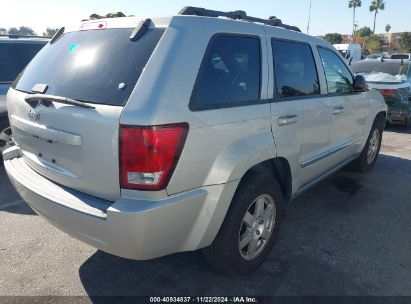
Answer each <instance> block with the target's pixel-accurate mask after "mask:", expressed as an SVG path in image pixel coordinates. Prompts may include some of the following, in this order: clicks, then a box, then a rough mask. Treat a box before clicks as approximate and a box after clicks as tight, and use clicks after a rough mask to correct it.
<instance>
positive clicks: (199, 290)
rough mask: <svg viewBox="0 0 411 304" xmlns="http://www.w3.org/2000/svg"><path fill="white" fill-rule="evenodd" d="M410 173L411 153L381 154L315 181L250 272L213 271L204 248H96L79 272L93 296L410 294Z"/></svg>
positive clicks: (298, 200) (89, 293)
mask: <svg viewBox="0 0 411 304" xmlns="http://www.w3.org/2000/svg"><path fill="white" fill-rule="evenodd" d="M399 168H401V169H399ZM409 172H411V161H410V160H406V159H402V158H397V157H391V156H386V155H381V157H380V159H379V161H378V163H377V166H376V167H375V169H374V170H373V171H372V172H370V173H368V174H366V175H361V174H357V173H353V172H350V171H347V170H345V171H341V172H339V173H337V174H336V175H334V176H333V177H332V178H330V179H329V180H327V181H325V182H323V183H321V184H319V185H318V186H316V187H314V188H313V189H312V190H310V191H308V192H307V193H306V194H304V195H303V196H301V197H300V198H299V199H297V200H296V201H295V202H293V203H291V204H290V205H289V207H288V209H287V214H286V220H285V222H284V225H283V227H282V230H281V233H280V237H279V240H278V242H277V244H276V246H275V247H274V249H273V251H272V252H271V254H270V256H269V259H268V261H266V263H265V264H264V265H263V266H262V267H261V269H259V270H258V271H257V272H255V273H253V274H251V275H249V276H244V277H236V278H232V277H227V276H224V275H221V274H219V273H216V272H214V271H213V270H212V269H211V268H210V267H209V266H208V265H207V264H206V262H205V261H204V260H203V258H202V255H201V253H199V252H191V253H181V254H175V255H172V256H167V257H163V258H159V259H156V260H151V261H131V260H126V259H122V258H118V257H115V256H112V255H109V254H106V253H104V252H101V251H97V252H96V253H95V254H94V255H93V256H91V257H90V258H89V259H88V260H87V261H86V262H85V263H84V264H83V265H82V266H81V267H80V270H79V275H80V279H81V281H82V284H83V286H84V288H85V290H86V292H87V293H88V295H89V296H91V297H92V300H93V301H95V302H98V298H93V296H101V295H123V296H125V295H169V296H172V295H175V296H182V295H210V294H212V295H239V294H241V295H255V296H264V295H411V282H410V280H409V270H410V269H411V258H410V255H409V253H410V252H411V233H409V223H410V214H411V195H410V191H409V185H410V183H409V181H410V175H409V174H410V173H409ZM143 245H144V244H143ZM404 293H405V294H404Z"/></svg>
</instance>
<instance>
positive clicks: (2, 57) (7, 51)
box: [0, 43, 23, 82]
mask: <svg viewBox="0 0 411 304" xmlns="http://www.w3.org/2000/svg"><path fill="white" fill-rule="evenodd" d="M22 69H23V66H22V65H21V63H20V59H19V56H18V55H17V52H16V47H15V46H14V44H12V43H0V82H13V80H14V79H15V78H16V77H17V75H18V74H19V73H20V72H21V70H22Z"/></svg>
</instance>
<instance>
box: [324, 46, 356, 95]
mask: <svg viewBox="0 0 411 304" xmlns="http://www.w3.org/2000/svg"><path fill="white" fill-rule="evenodd" d="M318 51H319V53H320V57H321V61H322V64H323V67H324V72H325V78H326V80H327V87H328V93H329V94H335V93H351V92H353V83H354V80H353V77H352V75H351V73H350V71H349V70H348V68H347V66H346V65H345V64H344V63H343V61H342V60H341V59H340V57H338V55H337V54H335V53H334V52H332V51H330V50H327V49H323V48H318Z"/></svg>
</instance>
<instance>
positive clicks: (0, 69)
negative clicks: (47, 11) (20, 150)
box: [0, 35, 48, 148]
mask: <svg viewBox="0 0 411 304" xmlns="http://www.w3.org/2000/svg"><path fill="white" fill-rule="evenodd" d="M47 42H48V38H47V37H37V36H17V35H3V36H0V131H1V130H3V129H4V128H6V127H8V124H9V122H8V119H7V106H6V95H7V91H8V89H9V87H10V85H11V83H12V82H13V81H14V79H16V77H17V75H18V74H19V73H20V72H21V71H22V70H23V69H24V67H25V66H26V65H27V64H28V63H29V62H30V60H31V59H32V58H33V57H34V56H35V55H36V54H37V52H38V51H40V50H41V48H42V47H43V46H44V45H46V44H47ZM0 148H1V143H0Z"/></svg>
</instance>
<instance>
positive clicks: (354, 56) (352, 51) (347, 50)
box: [334, 43, 361, 63]
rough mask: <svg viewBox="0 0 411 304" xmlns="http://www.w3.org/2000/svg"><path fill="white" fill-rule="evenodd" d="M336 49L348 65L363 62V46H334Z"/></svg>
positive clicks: (354, 44) (353, 44)
mask: <svg viewBox="0 0 411 304" xmlns="http://www.w3.org/2000/svg"><path fill="white" fill-rule="evenodd" d="M334 47H335V48H336V49H337V51H338V52H340V54H341V55H342V56H343V57H344V59H345V60H346V61H347V62H348V63H352V62H356V61H360V60H361V45H359V44H357V43H345V44H334Z"/></svg>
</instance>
